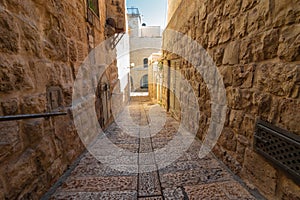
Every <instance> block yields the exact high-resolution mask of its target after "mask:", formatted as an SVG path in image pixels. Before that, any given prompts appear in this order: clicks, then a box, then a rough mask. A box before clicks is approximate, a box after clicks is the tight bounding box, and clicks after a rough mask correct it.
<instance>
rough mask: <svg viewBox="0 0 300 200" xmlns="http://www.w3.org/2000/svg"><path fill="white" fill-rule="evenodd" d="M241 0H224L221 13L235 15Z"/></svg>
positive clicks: (238, 10)
mask: <svg viewBox="0 0 300 200" xmlns="http://www.w3.org/2000/svg"><path fill="white" fill-rule="evenodd" d="M241 4H242V0H237V1H236V0H228V1H225V5H224V10H223V15H225V16H229V17H232V18H234V17H236V16H237V15H238V14H239V12H240V8H241Z"/></svg>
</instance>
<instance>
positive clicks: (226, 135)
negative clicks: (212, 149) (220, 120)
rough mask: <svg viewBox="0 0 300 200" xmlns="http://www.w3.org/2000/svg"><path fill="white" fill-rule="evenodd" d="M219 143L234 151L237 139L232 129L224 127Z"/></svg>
mask: <svg viewBox="0 0 300 200" xmlns="http://www.w3.org/2000/svg"><path fill="white" fill-rule="evenodd" d="M219 144H220V145H221V146H222V147H224V148H225V149H227V150H229V151H235V150H236V145H237V140H236V136H235V133H234V131H233V130H232V129H230V128H224V129H223V131H222V134H221V137H220V139H219Z"/></svg>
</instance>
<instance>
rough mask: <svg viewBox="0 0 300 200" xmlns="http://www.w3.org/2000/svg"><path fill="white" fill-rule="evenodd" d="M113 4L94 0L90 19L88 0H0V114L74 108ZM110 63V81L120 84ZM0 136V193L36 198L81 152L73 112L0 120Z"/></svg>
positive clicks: (13, 196) (1, 194)
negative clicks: (83, 68)
mask: <svg viewBox="0 0 300 200" xmlns="http://www.w3.org/2000/svg"><path fill="white" fill-rule="evenodd" d="M110 4H111V2H110V1H107V2H106V1H105V0H99V10H100V12H99V16H96V15H95V13H92V15H91V16H90V20H91V17H92V21H90V22H87V21H89V20H88V19H87V16H88V15H87V10H88V9H87V5H86V1H81V0H63V1H61V0H51V1H47V0H38V1H37V0H29V1H17V0H3V1H0V68H1V71H0V115H1V116H4V115H18V114H36V113H44V112H53V111H62V110H67V107H69V106H71V103H72V87H73V82H74V80H75V78H76V73H77V71H78V69H79V67H80V65H81V63H82V62H83V61H84V59H85V58H86V57H87V55H88V52H89V51H90V50H91V49H92V48H94V47H95V46H97V44H99V43H100V42H101V41H103V40H104V39H105V38H106V37H108V36H109V34H107V32H108V31H109V27H108V26H106V7H107V6H109V5H110ZM121 5H123V4H121ZM112 6H115V5H112ZM122 9H123V16H122V17H123V18H124V7H122ZM119 14H120V13H118V15H117V16H118V17H120V16H119ZM123 21H124V19H123ZM121 23H122V20H121V21H120V23H119V24H121ZM114 28H115V27H114ZM118 28H119V29H120V25H119V27H118ZM123 28H124V27H123ZM110 33H111V32H110ZM111 34H112V33H111ZM115 69H116V66H115V63H114V65H112V67H110V69H109V72H114V73H110V74H114V75H111V76H110V78H112V79H115V80H109V81H110V82H114V83H117V80H116V79H117V78H118V76H117V75H115V72H116V70H115ZM0 136H1V137H0V138H1V139H0V163H1V164H0V199H39V197H41V196H42V195H43V194H44V193H45V192H46V191H47V190H48V189H49V187H50V186H52V185H53V183H55V181H57V179H58V178H59V177H60V176H61V175H62V174H63V173H64V171H65V170H66V169H67V168H68V166H69V165H70V164H72V162H74V160H75V159H76V158H77V157H78V155H80V154H81V153H82V152H83V150H84V146H83V145H82V143H81V141H80V138H79V137H78V135H77V133H76V130H75V127H74V125H73V120H72V114H71V112H68V115H66V116H57V117H49V118H39V119H26V120H18V121H8V122H0Z"/></svg>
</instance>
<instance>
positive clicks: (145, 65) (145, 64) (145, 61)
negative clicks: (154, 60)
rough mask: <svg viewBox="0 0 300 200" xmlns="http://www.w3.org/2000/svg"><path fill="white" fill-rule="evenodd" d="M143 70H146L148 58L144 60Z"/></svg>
mask: <svg viewBox="0 0 300 200" xmlns="http://www.w3.org/2000/svg"><path fill="white" fill-rule="evenodd" d="M144 68H148V58H144Z"/></svg>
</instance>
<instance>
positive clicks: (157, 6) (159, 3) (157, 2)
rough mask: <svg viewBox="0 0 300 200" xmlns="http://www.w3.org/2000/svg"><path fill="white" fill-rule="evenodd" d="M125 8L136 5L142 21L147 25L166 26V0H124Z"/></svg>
mask: <svg viewBox="0 0 300 200" xmlns="http://www.w3.org/2000/svg"><path fill="white" fill-rule="evenodd" d="M126 6H127V8H130V7H132V6H133V7H136V8H138V9H139V11H140V13H141V15H142V23H146V24H147V26H161V28H163V29H164V28H165V26H166V23H167V22H166V15H167V11H168V8H167V7H168V0H126Z"/></svg>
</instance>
